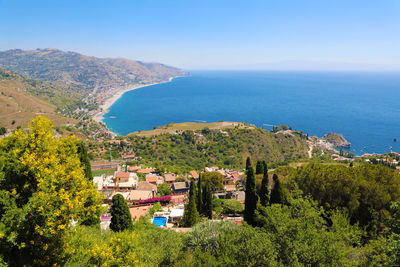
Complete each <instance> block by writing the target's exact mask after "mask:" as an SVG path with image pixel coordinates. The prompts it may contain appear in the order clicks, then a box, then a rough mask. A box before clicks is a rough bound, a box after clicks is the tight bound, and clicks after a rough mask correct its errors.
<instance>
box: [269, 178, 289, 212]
mask: <svg viewBox="0 0 400 267" xmlns="http://www.w3.org/2000/svg"><path fill="white" fill-rule="evenodd" d="M272 179H274V187H273V188H272V190H271V198H270V200H269V203H270V204H283V203H284V201H285V196H284V194H283V188H282V184H281V181H280V180H279V178H278V175H276V173H274V176H273V177H272Z"/></svg>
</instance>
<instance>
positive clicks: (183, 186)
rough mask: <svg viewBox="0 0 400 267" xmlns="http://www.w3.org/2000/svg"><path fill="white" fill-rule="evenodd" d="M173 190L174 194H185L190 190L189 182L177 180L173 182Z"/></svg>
mask: <svg viewBox="0 0 400 267" xmlns="http://www.w3.org/2000/svg"><path fill="white" fill-rule="evenodd" d="M171 190H172V192H173V193H174V194H184V193H187V192H188V191H189V183H188V182H176V183H172V186H171Z"/></svg>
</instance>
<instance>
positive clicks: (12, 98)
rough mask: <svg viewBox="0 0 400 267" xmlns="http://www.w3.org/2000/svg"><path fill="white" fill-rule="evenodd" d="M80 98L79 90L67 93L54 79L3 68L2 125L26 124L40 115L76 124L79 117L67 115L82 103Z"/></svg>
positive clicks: (0, 84)
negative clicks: (42, 80) (25, 75)
mask: <svg viewBox="0 0 400 267" xmlns="http://www.w3.org/2000/svg"><path fill="white" fill-rule="evenodd" d="M78 98H79V95H78V94H74V93H66V92H65V91H64V90H63V88H61V87H57V86H55V85H53V84H51V83H46V82H40V81H35V80H32V79H28V78H25V77H23V76H21V75H19V74H16V73H13V72H11V71H7V70H4V69H0V106H1V109H0V125H1V126H4V127H6V128H10V129H14V128H16V127H17V126H25V125H27V124H28V122H29V121H30V120H32V119H33V118H35V117H36V116H38V115H44V116H46V117H48V118H50V119H51V120H52V121H54V123H55V124H56V125H65V124H75V123H77V122H78V121H77V120H76V119H73V118H68V117H67V116H68V113H69V110H74V109H76V108H77V107H79V106H81V105H83V103H82V102H81V101H79V100H78ZM62 113H64V114H62ZM70 117H71V116H70Z"/></svg>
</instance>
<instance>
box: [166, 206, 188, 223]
mask: <svg viewBox="0 0 400 267" xmlns="http://www.w3.org/2000/svg"><path fill="white" fill-rule="evenodd" d="M184 211H185V209H172V210H171V213H170V214H169V220H170V221H171V222H175V221H179V220H181V219H182V217H183V213H184Z"/></svg>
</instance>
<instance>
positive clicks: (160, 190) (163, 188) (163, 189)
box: [157, 183, 171, 197]
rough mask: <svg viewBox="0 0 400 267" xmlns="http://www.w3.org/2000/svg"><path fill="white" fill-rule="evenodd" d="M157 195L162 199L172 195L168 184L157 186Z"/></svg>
mask: <svg viewBox="0 0 400 267" xmlns="http://www.w3.org/2000/svg"><path fill="white" fill-rule="evenodd" d="M157 194H158V195H159V196H161V197H163V196H168V195H169V194H171V189H170V188H169V185H168V184H167V183H162V184H159V185H157Z"/></svg>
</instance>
